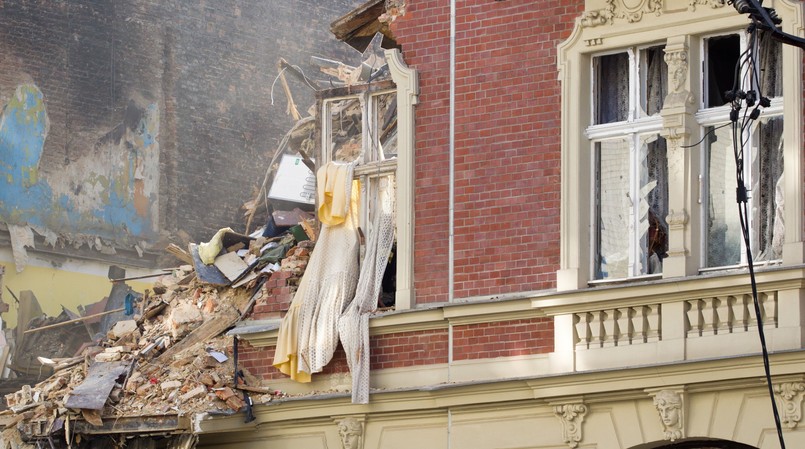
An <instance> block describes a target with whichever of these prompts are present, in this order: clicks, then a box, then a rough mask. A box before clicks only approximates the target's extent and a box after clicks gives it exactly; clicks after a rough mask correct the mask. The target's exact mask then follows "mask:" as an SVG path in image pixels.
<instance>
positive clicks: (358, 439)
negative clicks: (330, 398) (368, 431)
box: [336, 417, 363, 449]
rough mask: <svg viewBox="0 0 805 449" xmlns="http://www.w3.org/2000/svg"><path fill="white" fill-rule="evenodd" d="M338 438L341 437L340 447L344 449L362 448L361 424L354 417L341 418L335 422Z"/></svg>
mask: <svg viewBox="0 0 805 449" xmlns="http://www.w3.org/2000/svg"><path fill="white" fill-rule="evenodd" d="M336 424H337V425H338V436H339V437H341V446H342V447H343V448H344V449H362V448H363V422H362V421H361V420H359V419H357V418H354V417H347V418H343V419H341V420H339V421H336Z"/></svg>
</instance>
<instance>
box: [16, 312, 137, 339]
mask: <svg viewBox="0 0 805 449" xmlns="http://www.w3.org/2000/svg"><path fill="white" fill-rule="evenodd" d="M124 310H126V309H125V308H120V309H115V310H107V311H106V312H101V313H96V314H94V315H87V316H82V317H81V318H76V319H73V320H67V321H62V322H61V323H56V324H48V325H47V326H42V327H36V328H34V329H28V330H27V331H25V332H23V334H30V333H31V332H39V331H43V330H47V329H53V328H54V327H62V326H66V325H68V324H73V323H79V322H81V321H86V320H88V319H90V318H95V317H99V316H102V315H109V314H110V313H115V312H122V311H124Z"/></svg>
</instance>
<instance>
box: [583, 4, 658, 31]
mask: <svg viewBox="0 0 805 449" xmlns="http://www.w3.org/2000/svg"><path fill="white" fill-rule="evenodd" d="M606 4H607V6H606V7H604V8H601V9H596V10H592V11H585V12H584V14H582V16H581V26H583V27H594V26H599V25H605V24H607V23H610V24H611V23H612V22H614V21H615V19H624V20H626V21H627V22H629V23H635V22H639V21H641V20H643V14H646V13H654V14H656V15H658V16H659V15H660V14H662V6H663V0H606Z"/></svg>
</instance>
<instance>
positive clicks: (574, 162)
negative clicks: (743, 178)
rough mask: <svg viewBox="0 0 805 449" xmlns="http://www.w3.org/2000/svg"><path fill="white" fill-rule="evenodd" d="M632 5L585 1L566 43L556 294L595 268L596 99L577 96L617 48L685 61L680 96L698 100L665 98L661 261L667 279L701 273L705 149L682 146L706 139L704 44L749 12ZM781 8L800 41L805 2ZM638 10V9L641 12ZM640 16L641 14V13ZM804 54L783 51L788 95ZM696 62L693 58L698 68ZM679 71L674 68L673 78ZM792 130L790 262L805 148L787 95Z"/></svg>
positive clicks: (738, 25) (678, 0)
mask: <svg viewBox="0 0 805 449" xmlns="http://www.w3.org/2000/svg"><path fill="white" fill-rule="evenodd" d="M633 3H634V2H625V1H624V0H587V1H586V8H585V12H584V13H583V15H582V16H581V18H580V20H578V21H577V22H576V26H575V28H574V30H573V32H572V33H571V35H570V37H569V38H568V39H567V40H566V41H565V42H563V43H562V44H560V45H559V47H558V52H557V62H558V69H559V79H560V80H561V82H562V84H561V98H562V105H561V119H562V134H561V147H562V155H561V161H562V168H561V171H562V186H561V220H560V235H561V239H560V251H561V253H560V266H559V270H558V271H557V289H558V290H575V289H581V288H586V287H588V286H589V285H590V281H591V279H593V276H592V275H593V272H592V271H591V265H592V264H591V262H590V261H591V260H592V254H591V251H592V248H591V247H590V244H589V242H590V241H591V239H590V238H591V235H590V234H591V232H592V229H591V223H592V221H591V217H592V215H591V214H592V204H591V199H590V195H589V194H588V192H590V191H591V188H592V185H591V183H592V180H591V177H590V176H589V174H590V173H592V166H591V160H590V159H591V158H590V157H588V156H589V148H590V141H589V139H588V136H587V135H586V134H585V130H586V129H587V128H588V127H589V126H590V124H591V117H590V114H589V111H590V110H591V102H592V98H591V96H589V95H579V92H588V91H589V89H590V87H589V86H591V83H592V79H591V73H590V71H589V70H586V68H587V67H589V65H590V60H591V58H592V56H593V55H595V54H603V53H605V52H614V51H617V50H618V49H623V48H628V47H634V46H642V45H647V44H652V43H657V42H661V41H665V42H666V55H668V54H669V52H670V53H672V54H675V55H681V57H682V59H683V60H684V63H685V64H684V67H685V69H684V73H683V74H684V78H683V79H682V86H683V87H682V90H683V92H679V94H680V95H681V94H688V95H689V96H690V98H691V101H687V100H685V101H678V102H675V103H674V104H675V105H674V107H670V106H669V102H668V101H667V100H666V103H665V107H664V109H663V111H662V112H661V115H662V117H663V131H662V133H663V135H664V136H666V140H667V141H668V145H669V147H668V148H669V149H668V151H669V161H668V164H669V185H670V188H669V216H668V220H667V221H668V223H669V227H670V232H669V248H670V249H669V257H667V258H666V259H664V260H663V274H662V276H663V278H673V277H679V276H692V275H696V274H698V273H699V272H700V269H701V246H702V235H701V234H702V231H701V220H702V216H701V207H700V205H699V204H698V201H697V200H698V198H699V196H700V186H699V179H698V175H699V171H700V149H698V148H691V149H683V148H682V147H683V146H685V145H690V144H692V143H695V142H697V141H698V140H699V139H700V138H701V130H700V126H699V124H698V122H697V120H696V117H695V114H696V112H697V111H698V107H699V104H698V102H697V101H695V100H694V99H696V98H699V97H700V91H701V87H700V86H699V84H700V83H699V81H698V80H700V79H701V67H700V66H698V61H699V60H700V55H699V53H700V47H699V45H698V42H699V40H700V39H701V38H702V36H706V35H711V34H713V33H722V32H724V33H726V32H730V31H734V30H741V29H744V28H746V26H747V25H748V24H749V22H748V19H747V17H746V16H743V15H739V14H738V13H736V11H735V10H734V9H733V8H731V7H730V6H729V5H726V4H722V3H720V2H712V1H703V0H694V1H691V0H666V1H665V2H663V4H662V6H661V7H660V8H659V9H656V8H654V9H652V5H653V3H652V2H650V1H648V0H643V1H642V2H641V5H642V6H643V7H645V8H644V9H645V10H646V11H647V12H644V13H641V14H630V13H629V12H630V11H633V10H635V8H636V7H635V6H634V4H633ZM765 6H769V7H774V8H775V9H776V11H777V13H778V15H779V16H780V18H781V19H782V20H783V23H782V30H783V31H784V32H786V33H791V34H795V35H802V34H803V31H802V30H803V21H804V20H805V15H804V14H803V8H805V6H804V5H803V4H802V2H799V1H794V0H774V1H773V2H770V4H768V5H765ZM638 9H639V8H638ZM641 11H642V10H641ZM801 53H802V52H801V51H800V50H799V49H797V48H794V47H791V46H788V45H786V46H784V47H783V72H784V73H785V77H784V79H783V92H800V91H801V89H802V55H801ZM694 61H695V62H694ZM672 73H673V71H672V70H671V68H670V67H669V79H670V77H671V74H672ZM783 111H784V115H785V126H784V131H783V141H784V149H783V151H784V156H783V157H784V160H785V168H784V170H785V175H784V180H785V181H784V183H785V186H784V190H785V192H784V194H785V200H786V203H785V211H784V216H785V218H784V219H785V245H784V247H783V261H782V263H783V264H784V265H794V264H801V263H803V262H805V245H803V236H802V229H803V217H802V215H803V214H802V212H803V186H802V179H803V169H802V160H801V154H800V153H801V151H802V96H801V95H787V96H785V98H784V99H783Z"/></svg>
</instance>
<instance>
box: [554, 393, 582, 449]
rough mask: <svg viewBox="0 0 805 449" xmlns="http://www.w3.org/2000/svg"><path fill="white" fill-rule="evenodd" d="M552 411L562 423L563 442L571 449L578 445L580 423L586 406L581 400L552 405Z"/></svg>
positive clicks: (580, 432) (579, 440)
mask: <svg viewBox="0 0 805 449" xmlns="http://www.w3.org/2000/svg"><path fill="white" fill-rule="evenodd" d="M553 413H554V415H556V417H557V418H559V421H560V422H561V423H562V438H563V439H564V441H565V443H567V445H568V446H569V447H570V448H571V449H575V448H576V447H578V445H579V443H580V442H581V440H582V438H583V435H582V431H581V427H582V426H581V425H582V423H583V422H584V417H585V415H587V406H586V405H584V404H583V403H581V402H574V403H570V404H561V405H554V407H553Z"/></svg>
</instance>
